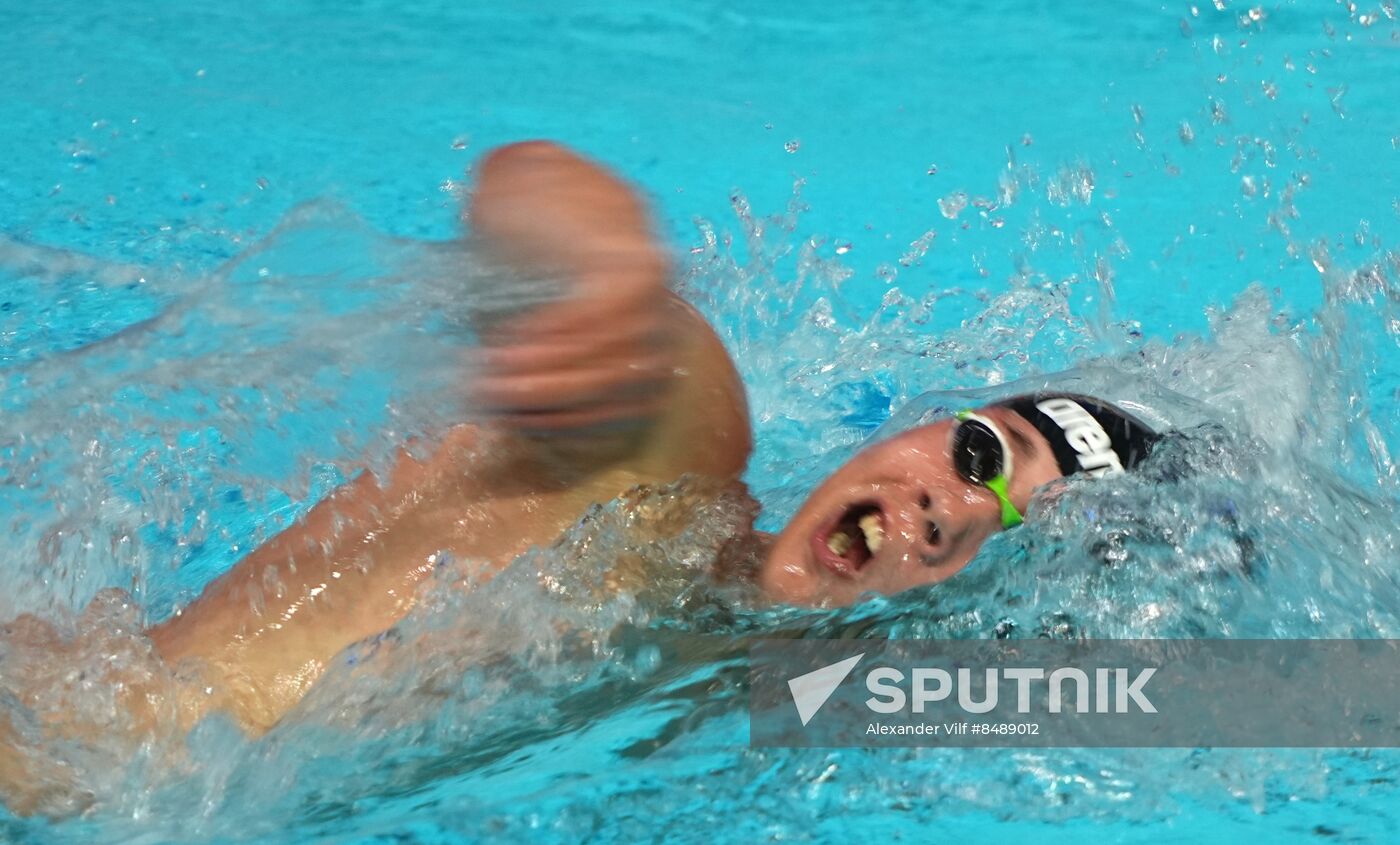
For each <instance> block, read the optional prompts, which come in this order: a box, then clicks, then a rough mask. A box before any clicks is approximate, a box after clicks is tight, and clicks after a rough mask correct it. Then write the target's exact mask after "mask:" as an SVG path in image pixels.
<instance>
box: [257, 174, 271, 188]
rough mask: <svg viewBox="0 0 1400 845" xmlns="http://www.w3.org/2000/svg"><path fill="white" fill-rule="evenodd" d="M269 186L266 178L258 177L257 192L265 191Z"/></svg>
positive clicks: (269, 183)
mask: <svg viewBox="0 0 1400 845" xmlns="http://www.w3.org/2000/svg"><path fill="white" fill-rule="evenodd" d="M271 184H272V183H271V182H269V181H267V177H266V176H259V177H258V182H257V185H258V190H259V191H266V190H267V188H268V186H269V185H271Z"/></svg>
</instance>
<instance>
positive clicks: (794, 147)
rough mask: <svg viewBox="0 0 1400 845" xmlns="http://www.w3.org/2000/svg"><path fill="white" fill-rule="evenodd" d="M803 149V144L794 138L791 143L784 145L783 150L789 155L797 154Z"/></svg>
mask: <svg viewBox="0 0 1400 845" xmlns="http://www.w3.org/2000/svg"><path fill="white" fill-rule="evenodd" d="M801 147H802V142H801V141H800V140H798V139H797V138H793V139H792V140H791V141H788V142H787V143H785V144H783V149H784V150H786V151H787V152H788V153H795V152H797V151H798V149H800V148H801Z"/></svg>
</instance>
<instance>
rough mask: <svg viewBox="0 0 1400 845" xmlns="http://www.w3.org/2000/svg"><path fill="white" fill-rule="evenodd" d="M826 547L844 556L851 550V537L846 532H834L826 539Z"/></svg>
mask: <svg viewBox="0 0 1400 845" xmlns="http://www.w3.org/2000/svg"><path fill="white" fill-rule="evenodd" d="M826 547H827V548H828V549H831V551H832V552H834V553H835V554H838V555H844V554H845V553H846V552H848V551H850V550H851V535H849V534H847V533H846V532H845V531H833V532H832V533H831V536H830V537H828V538H826Z"/></svg>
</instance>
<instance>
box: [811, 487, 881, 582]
mask: <svg viewBox="0 0 1400 845" xmlns="http://www.w3.org/2000/svg"><path fill="white" fill-rule="evenodd" d="M884 543H885V513H884V510H883V509H882V508H881V507H880V505H879V504H877V503H875V502H857V503H855V504H853V505H851V506H850V507H848V508H846V510H845V512H844V513H842V514H841V517H840V518H839V519H837V520H836V521H835V522H834V523H832V525H831V526H830V527H829V528H828V529H827V530H826V531H821V532H818V533H817V536H816V537H814V538H813V546H815V551H816V553H817V558H818V559H819V560H821V561H822V563H825V564H826V565H827V566H828V567H829V568H830V569H832V570H833V571H835V572H836V573H837V574H839V575H847V576H849V575H854V574H855V573H856V572H858V571H860V569H861V567H863V566H865V565H866V564H867V563H869V562H870V561H871V559H872V558H874V557H875V555H877V554H879V553H880V548H881V547H882V546H883V545H884Z"/></svg>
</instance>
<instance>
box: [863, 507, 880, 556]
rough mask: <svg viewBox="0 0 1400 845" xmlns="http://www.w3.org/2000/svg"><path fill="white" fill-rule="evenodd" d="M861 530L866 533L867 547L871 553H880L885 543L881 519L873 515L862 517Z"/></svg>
mask: <svg viewBox="0 0 1400 845" xmlns="http://www.w3.org/2000/svg"><path fill="white" fill-rule="evenodd" d="M860 530H861V531H863V532H864V533H865V546H866V548H868V549H870V553H871V554H875V553H877V552H879V551H880V546H882V545H884V542H885V529H883V528H881V527H880V517H879V516H878V515H877V514H873V513H871V514H866V515H865V516H863V517H861V518H860Z"/></svg>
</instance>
